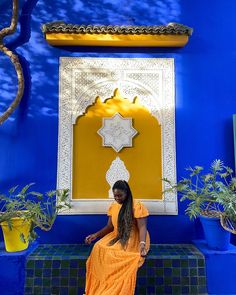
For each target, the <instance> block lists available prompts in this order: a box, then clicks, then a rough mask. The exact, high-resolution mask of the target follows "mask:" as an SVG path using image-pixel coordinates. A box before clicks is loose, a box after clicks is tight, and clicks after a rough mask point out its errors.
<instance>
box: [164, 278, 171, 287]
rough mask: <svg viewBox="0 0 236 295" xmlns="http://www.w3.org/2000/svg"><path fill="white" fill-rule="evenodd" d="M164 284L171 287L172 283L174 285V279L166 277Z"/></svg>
mask: <svg viewBox="0 0 236 295" xmlns="http://www.w3.org/2000/svg"><path fill="white" fill-rule="evenodd" d="M164 283H165V284H166V285H171V283H172V278H171V277H165V278H164Z"/></svg>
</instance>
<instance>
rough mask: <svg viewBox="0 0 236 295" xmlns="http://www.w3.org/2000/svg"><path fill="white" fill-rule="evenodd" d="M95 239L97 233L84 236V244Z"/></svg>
mask: <svg viewBox="0 0 236 295" xmlns="http://www.w3.org/2000/svg"><path fill="white" fill-rule="evenodd" d="M96 239H97V234H91V235H89V236H87V237H86V238H85V244H89V245H90V244H91V243H92V242H93V241H94V240H96Z"/></svg>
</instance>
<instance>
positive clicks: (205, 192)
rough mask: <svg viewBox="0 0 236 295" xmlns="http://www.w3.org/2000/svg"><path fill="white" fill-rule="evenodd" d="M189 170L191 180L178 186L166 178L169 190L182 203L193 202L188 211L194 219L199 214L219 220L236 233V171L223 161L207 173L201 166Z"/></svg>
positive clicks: (214, 165) (224, 226) (216, 163)
mask: <svg viewBox="0 0 236 295" xmlns="http://www.w3.org/2000/svg"><path fill="white" fill-rule="evenodd" d="M186 170H187V171H189V177H187V178H183V179H181V180H180V181H179V182H178V183H177V184H172V183H171V181H169V180H168V179H166V178H165V179H163V180H164V181H165V182H167V183H168V184H169V186H170V187H169V188H168V189H167V190H165V191H171V192H173V191H175V192H176V191H177V192H178V193H179V194H180V196H181V198H180V201H184V200H189V203H188V205H187V209H186V211H185V212H186V214H187V215H188V216H189V217H190V219H194V218H196V217H198V216H199V215H203V216H208V217H219V218H220V221H221V225H222V226H223V228H224V229H226V230H227V231H230V232H232V233H235V234H236V177H234V176H233V170H232V169H231V168H230V167H227V166H225V165H224V163H223V162H222V161H221V160H215V161H213V162H212V164H211V166H210V169H209V171H208V172H207V173H204V168H203V167H201V166H195V167H194V168H192V167H189V168H187V169H186Z"/></svg>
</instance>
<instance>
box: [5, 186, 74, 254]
mask: <svg viewBox="0 0 236 295" xmlns="http://www.w3.org/2000/svg"><path fill="white" fill-rule="evenodd" d="M32 185H33V184H32V183H31V184H28V185H26V186H24V187H23V188H22V189H21V190H19V187H18V186H15V187H13V188H11V189H10V190H9V192H8V194H7V195H6V194H5V195H0V224H1V226H2V230H3V236H4V241H5V247H6V251H8V252H16V251H21V250H24V249H26V248H27V247H28V244H29V242H31V241H34V240H35V239H36V238H37V233H36V231H35V229H36V228H37V227H38V228H40V229H41V230H44V231H49V230H50V229H51V228H52V226H53V224H54V221H55V219H56V216H57V214H58V213H60V212H62V211H64V210H67V209H68V208H70V207H71V205H70V202H69V190H67V189H64V190H53V191H49V192H47V193H45V194H42V193H39V192H35V191H32V190H30V189H31V187H32Z"/></svg>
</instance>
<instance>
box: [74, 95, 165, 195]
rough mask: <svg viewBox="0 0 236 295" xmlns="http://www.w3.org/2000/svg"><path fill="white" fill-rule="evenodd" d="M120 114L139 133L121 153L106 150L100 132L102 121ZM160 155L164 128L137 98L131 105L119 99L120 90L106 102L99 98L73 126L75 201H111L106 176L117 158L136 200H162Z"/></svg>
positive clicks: (127, 101) (125, 100)
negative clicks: (122, 166)
mask: <svg viewBox="0 0 236 295" xmlns="http://www.w3.org/2000/svg"><path fill="white" fill-rule="evenodd" d="M117 112H118V113H120V114H121V115H122V116H123V117H132V118H133V127H134V128H135V129H136V130H137V131H138V134H137V135H136V136H135V137H134V138H133V147H125V148H123V149H122V150H121V151H120V152H119V153H116V152H115V151H114V150H113V149H112V148H111V147H103V146H102V138H101V137H100V136H99V135H98V133H97V131H98V130H99V129H100V128H101V127H102V118H103V117H112V116H113V115H114V114H115V113H117ZM161 153H162V142H161V125H160V124H159V122H158V121H157V119H156V118H154V117H153V116H152V115H151V114H150V112H149V111H148V110H147V109H146V108H145V107H143V106H142V105H141V104H140V103H139V101H138V99H137V98H135V99H134V101H133V102H130V101H129V100H128V99H125V98H122V97H120V95H119V92H118V91H117V90H116V91H115V93H114V96H113V97H111V98H109V99H107V100H106V101H105V102H104V103H103V102H101V100H100V98H99V97H98V98H97V99H96V101H95V103H94V105H92V106H90V107H88V109H87V111H86V113H85V114H84V115H82V116H80V117H78V118H77V120H76V123H75V125H74V126H73V180H72V197H73V199H96V198H98V199H103V198H108V191H109V189H110V187H109V184H108V183H107V181H106V178H105V176H106V172H107V170H108V169H109V167H110V165H111V163H112V161H114V160H115V159H116V157H117V156H119V157H120V159H121V160H122V161H123V162H124V163H125V166H126V168H127V170H128V171H129V173H130V179H129V184H130V186H131V188H132V192H133V195H134V198H141V199H161V198H162V194H161V192H162V182H161V178H162V154H161Z"/></svg>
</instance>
